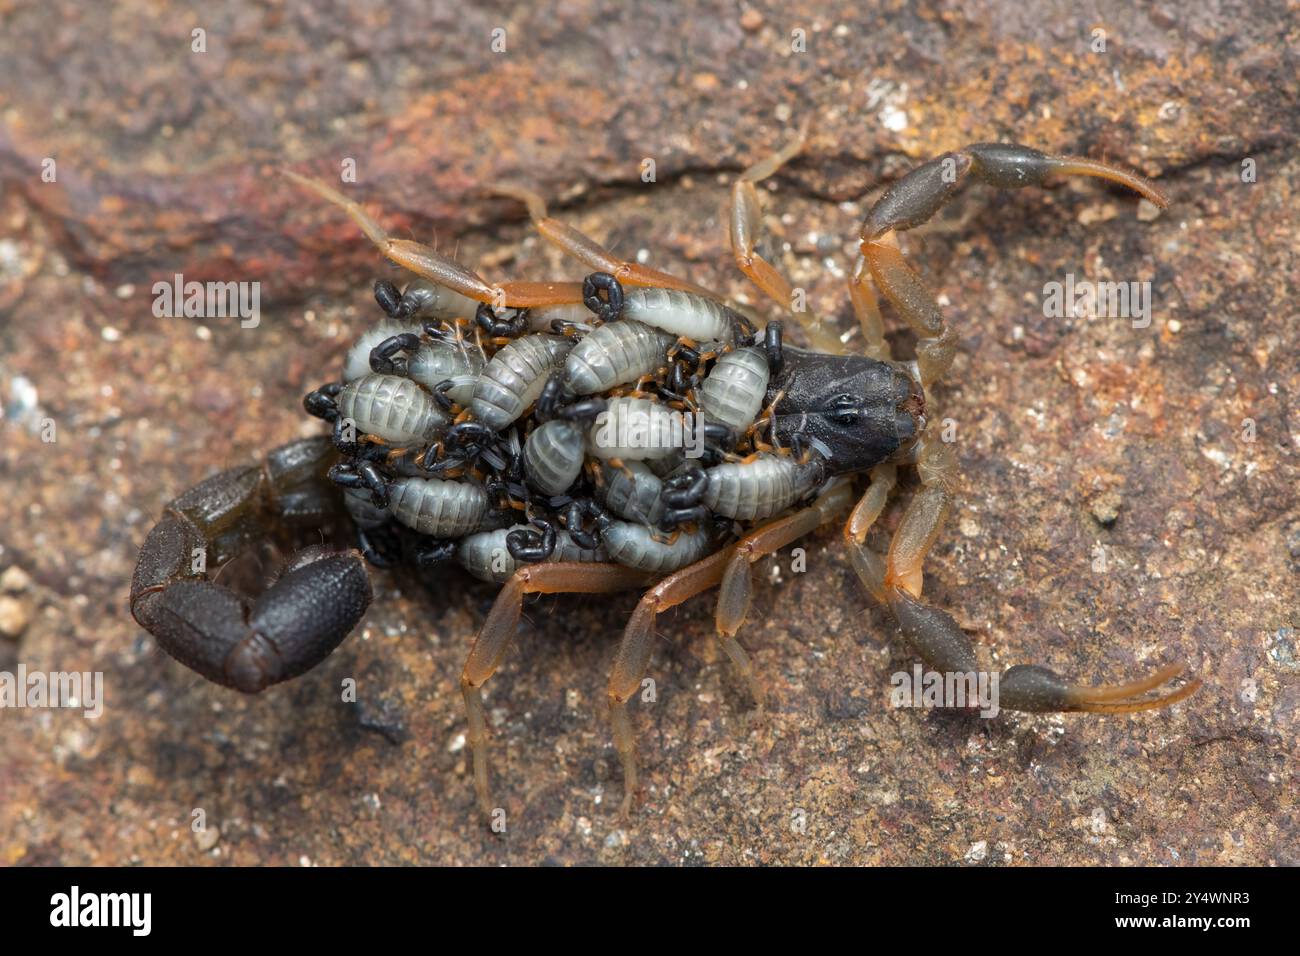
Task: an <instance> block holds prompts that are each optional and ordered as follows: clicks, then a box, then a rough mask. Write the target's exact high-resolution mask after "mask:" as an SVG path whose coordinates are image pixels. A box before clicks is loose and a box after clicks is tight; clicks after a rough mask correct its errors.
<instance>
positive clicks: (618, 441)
mask: <svg viewBox="0 0 1300 956" xmlns="http://www.w3.org/2000/svg"><path fill="white" fill-rule="evenodd" d="M705 437H706V436H705V431H704V416H703V415H697V414H692V413H691V412H679V411H677V410H676V409H670V408H665V407H663V406H659V405H654V406H651V407H650V408H637V409H629V410H626V411H623V412H621V413H620V414H611V413H610V412H608V411H605V412H601V413H600V414H599V415H597V416H596V423H595V426H594V428H593V431H592V443H593V444H594V445H595V446H596V447H597V448H602V449H609V450H613V449H618V450H625V451H627V452H634V451H637V450H641V449H663V448H681V449H683V450H684V451H685V452H686V457H687V458H699V457H701V456H702V455H703V454H704V441H705ZM620 457H634V456H633V455H626V456H624V455H620Z"/></svg>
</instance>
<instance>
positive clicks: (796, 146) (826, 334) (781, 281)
mask: <svg viewBox="0 0 1300 956" xmlns="http://www.w3.org/2000/svg"><path fill="white" fill-rule="evenodd" d="M806 137H807V129H806V128H805V129H804V130H803V131H801V132H800V133H799V136H798V137H797V138H796V139H795V140H794V141H793V142H790V143H788V144H787V145H786V146H784V147H782V148H781V149H780V150H779V151H778V152H776V153H773V154H772V155H771V156H769V157H767V158H766V159H763V160H761V161H759V162H757V163H755V164H754V165H753V166H750V167H749V168H748V169H746V170H745V171H744V172H743V173H741V174H740V176H738V177H737V178H736V182H735V183H734V184H733V185H732V187H731V231H730V237H731V254H732V255H733V256H734V257H735V259H736V265H737V266H739V267H740V271H741V272H743V273H745V275H746V276H747V277H748V278H749V281H751V282H752V283H754V285H756V286H757V287H758V289H759V290H760V291H761V292H762V293H763V294H764V295H766V296H767V297H768V298H769V299H771V300H772V301H773V302H775V303H776V304H777V305H779V306H780V307H781V308H782V309H783V310H785V311H787V312H789V313H791V314H792V315H793V316H794V318H795V321H797V322H798V323H799V325H800V327H801V328H802V329H803V330H804V333H805V334H807V336H808V341H809V344H810V345H812V347H813V348H814V349H816V350H817V351H819V352H830V353H832V354H834V355H840V354H843V352H844V344H843V343H842V342H841V341H840V339H839V336H837V335H836V334H835V332H834V331H833V330H832V329H830V328H828V327H827V326H826V325H824V324H823V322H822V320H821V319H819V318H818V317H817V316H815V315H813V314H812V313H810V312H808V311H807V310H806V309H801V310H796V309H795V308H794V289H792V288H791V287H790V283H789V281H788V280H787V279H786V278H785V276H783V275H781V273H780V272H778V271H777V269H776V267H775V266H773V265H772V264H771V263H770V262H768V261H767V260H766V259H764V258H763V257H762V256H761V255H759V254H758V252H757V251H756V250H757V247H758V238H759V236H760V235H761V234H762V228H763V204H762V202H761V201H760V199H759V197H758V189H757V187H756V186H755V184H756V183H759V182H762V181H763V180H764V179H766V178H767V177H768V176H771V175H772V174H773V173H775V172H776V171H777V170H778V169H780V168H781V167H782V166H783V165H785V163H787V162H788V161H789V160H790V159H792V158H793V157H794V156H796V155H798V153H799V150H801V149H803V145H804V142H805V140H806Z"/></svg>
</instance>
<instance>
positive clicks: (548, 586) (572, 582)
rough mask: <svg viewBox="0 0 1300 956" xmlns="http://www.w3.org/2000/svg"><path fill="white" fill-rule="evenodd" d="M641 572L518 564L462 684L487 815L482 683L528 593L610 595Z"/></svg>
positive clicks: (637, 582)
mask: <svg viewBox="0 0 1300 956" xmlns="http://www.w3.org/2000/svg"><path fill="white" fill-rule="evenodd" d="M647 577H648V576H647V575H646V574H645V572H643V571H637V570H634V569H632V568H625V567H623V566H622V565H618V564H581V563H576V562H561V561H557V562H555V563H553V564H530V565H528V566H527V567H523V568H520V569H519V570H518V571H516V572H515V573H514V575H513V576H512V577H511V578H510V580H509V581H507V582H506V583H505V585H504V586H502V588H501V591H500V593H498V594H497V598H496V602H495V603H494V604H493V605H492V610H491V611H489V612H488V616H487V620H485V621H484V622H483V627H482V629H481V630H480V631H479V633H478V637H477V638H475V640H474V646H473V647H472V648H471V649H470V652H469V657H468V658H467V659H466V661H465V669H464V671H463V672H462V673H461V678H460V689H461V694H462V695H463V696H464V698H465V714H466V717H467V719H468V722H469V735H468V740H469V746H470V750H471V752H472V754H473V761H474V789H475V791H476V792H477V794H478V800H479V805H480V806H481V807H482V808H483V812H484V813H485V814H488V813H491V812H492V801H491V799H490V798H489V796H488V770H487V717H486V715H485V713H484V710H483V695H482V693H481V690H480V688H482V686H483V684H484V683H485V682H486V681H487V679H488V678H489V677H491V676H492V675H493V674H494V673H496V670H497V668H498V667H500V666H501V661H502V660H503V659H504V657H505V653H506V650H507V649H508V648H509V646H510V642H511V641H512V640H514V636H515V631H516V629H517V628H518V626H519V615H520V614H521V613H522V611H523V602H524V595H526V594H608V593H611V592H614V591H626V590H629V589H632V588H637V587H643V586H644V585H645V583H646V580H647Z"/></svg>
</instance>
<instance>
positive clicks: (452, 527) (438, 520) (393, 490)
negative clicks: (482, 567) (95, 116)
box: [388, 478, 488, 538]
mask: <svg viewBox="0 0 1300 956" xmlns="http://www.w3.org/2000/svg"><path fill="white" fill-rule="evenodd" d="M487 509H488V496H487V492H486V491H484V490H483V489H482V487H480V486H479V485H474V484H470V483H468V482H463V481H444V480H442V479H440V478H399V479H398V480H397V481H394V482H393V483H392V485H390V486H389V489H388V510H389V511H391V512H392V514H393V517H394V518H396V519H397V520H398V521H400V522H401V523H402V524H404V525H406V526H407V527H408V528H414V529H415V530H416V531H418V532H420V533H421V534H427V535H430V536H432V537H435V538H458V537H460V536H461V535H465V534H469V533H470V532H471V531H473V530H475V529H476V528H477V527H478V526H479V522H481V521H482V520H483V515H484V514H485V513H486V512H487Z"/></svg>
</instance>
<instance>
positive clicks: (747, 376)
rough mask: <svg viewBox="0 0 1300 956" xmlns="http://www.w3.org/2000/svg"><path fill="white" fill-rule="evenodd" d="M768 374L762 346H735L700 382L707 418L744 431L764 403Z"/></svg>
mask: <svg viewBox="0 0 1300 956" xmlns="http://www.w3.org/2000/svg"><path fill="white" fill-rule="evenodd" d="M768 377H769V369H768V364H767V356H766V355H765V354H764V353H763V351H762V350H761V349H756V348H752V347H751V348H743V349H736V350H735V351H734V352H728V353H727V354H726V355H723V356H721V357H720V358H719V359H718V361H717V362H716V363H715V364H714V366H713V369H712V371H710V372H709V374H708V376H707V377H706V378H705V379H704V384H703V385H701V386H700V408H701V409H703V411H704V416H705V421H706V422H720V423H722V424H723V425H726V426H727V427H728V428H730V429H731V430H732V431H734V432H736V433H738V434H740V433H743V432H744V431H745V429H747V428H749V426H750V425H752V424H754V419H755V418H756V417H757V416H758V413H759V410H760V409H762V407H763V398H764V396H765V395H766V394H767V381H768Z"/></svg>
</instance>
